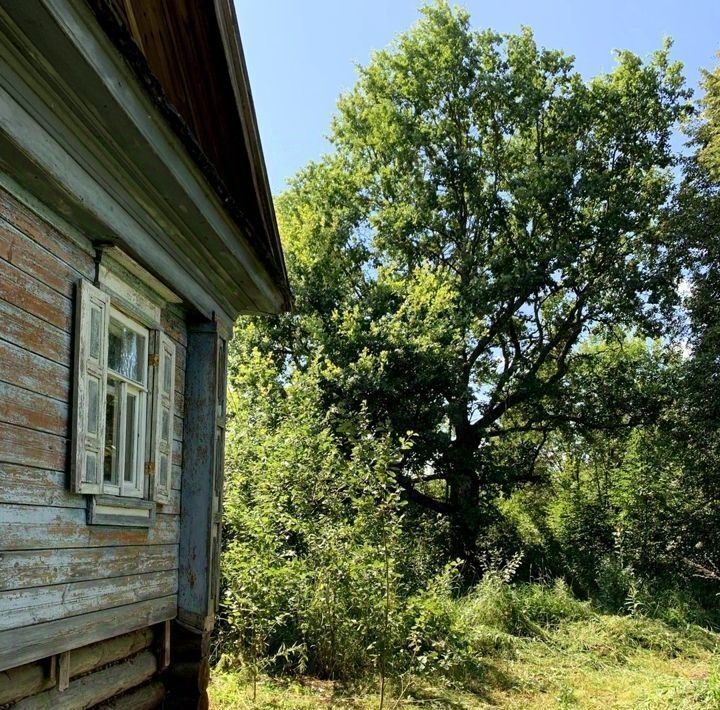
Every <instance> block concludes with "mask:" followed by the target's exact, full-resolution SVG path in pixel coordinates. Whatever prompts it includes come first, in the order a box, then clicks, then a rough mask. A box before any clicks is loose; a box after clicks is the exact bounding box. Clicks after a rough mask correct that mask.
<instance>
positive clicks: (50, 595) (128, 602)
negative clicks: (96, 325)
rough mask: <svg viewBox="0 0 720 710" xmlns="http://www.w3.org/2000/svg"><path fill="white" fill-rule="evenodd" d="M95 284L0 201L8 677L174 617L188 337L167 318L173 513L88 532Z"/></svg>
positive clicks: (163, 510)
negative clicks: (75, 489)
mask: <svg viewBox="0 0 720 710" xmlns="http://www.w3.org/2000/svg"><path fill="white" fill-rule="evenodd" d="M93 276H94V264H93V258H92V256H91V254H90V252H89V250H86V249H83V248H82V247H80V246H79V245H77V244H76V243H75V242H73V241H71V240H70V239H69V238H66V237H65V236H64V235H62V234H60V233H59V232H58V231H57V230H56V229H54V228H53V227H51V226H50V225H48V224H47V223H46V222H44V221H43V220H41V219H40V218H39V217H37V216H36V215H35V214H34V213H33V212H31V211H30V210H29V209H27V208H26V207H25V206H23V205H21V204H20V203H19V202H18V201H17V200H15V199H14V198H13V197H11V196H10V195H8V194H7V193H4V192H0V668H7V667H9V666H10V665H20V664H23V663H27V662H29V661H32V660H35V659H36V658H40V657H41V656H43V655H51V654H54V653H58V652H61V651H63V650H66V649H70V648H78V647H80V646H84V645H86V644H89V643H95V642H98V641H101V640H103V639H105V638H109V637H111V636H113V635H117V634H121V633H124V632H126V631H129V630H130V628H141V627H143V626H149V625H151V624H156V623H158V622H160V621H163V620H164V619H168V618H171V617H173V616H174V615H175V613H176V608H177V569H178V536H179V529H180V524H179V514H180V481H181V465H182V436H183V406H184V396H183V395H184V386H185V361H186V346H187V329H186V327H185V323H184V321H183V318H182V316H181V314H180V312H179V311H177V312H175V311H172V309H171V308H167V309H165V312H164V314H163V320H164V327H165V329H166V330H167V332H168V334H169V335H170V336H171V337H172V338H173V339H174V340H175V342H176V343H177V348H178V350H177V352H178V357H177V359H176V360H177V367H176V373H175V376H176V377H175V385H176V394H175V402H176V418H175V422H174V425H175V426H174V432H175V433H174V439H175V441H174V447H173V474H172V489H173V490H172V496H171V500H170V503H169V504H168V505H165V506H160V507H158V510H157V513H158V514H157V516H156V521H155V523H154V524H153V525H152V526H151V528H150V529H143V528H128V527H124V528H121V527H108V526H97V525H88V524H87V523H86V498H85V496H81V495H75V494H72V493H70V491H69V488H68V455H69V432H70V417H71V411H70V409H71V406H70V403H71V401H72V394H71V392H72V391H71V388H72V382H71V379H72V373H71V365H72V358H73V331H72V328H73V294H74V288H75V284H76V283H77V281H78V280H79V279H80V278H81V277H83V278H87V279H90V280H92V279H93ZM45 651H47V653H45ZM150 665H151V663H150V661H149V660H147V659H146V661H145V662H144V665H142V669H141V670H142V672H140V670H138V669H137V668H135V671H136V674H137V675H138V677H140V676H143V678H145V676H146V675H147V674H146V671H147V670H148V669H149V667H150ZM153 673H154V670H153ZM3 682H4V681H3V677H2V676H0V698H2V686H3ZM49 697H50V696H48V698H49ZM107 697H111V696H108V695H106V696H105V698H107ZM103 699H104V698H103ZM50 700H51V701H52V698H51V699H50ZM53 702H54V701H53ZM98 702H99V701H98ZM138 702H139V701H138ZM0 704H2V700H0ZM48 707H60V705H53V704H50V705H48ZM63 707H65V705H63Z"/></svg>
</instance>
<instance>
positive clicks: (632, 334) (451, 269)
mask: <svg viewBox="0 0 720 710" xmlns="http://www.w3.org/2000/svg"><path fill="white" fill-rule="evenodd" d="M705 88H706V89H707V96H706V98H705V101H704V104H703V105H702V106H701V107H700V109H701V111H702V113H701V115H698V114H697V109H696V108H694V106H693V104H692V103H691V102H690V92H689V91H688V89H687V88H686V86H685V83H684V79H683V77H682V70H681V67H680V65H679V64H678V63H676V62H673V61H672V60H671V46H670V44H669V43H668V44H667V45H666V46H664V47H663V48H662V49H661V50H659V51H657V52H656V53H655V54H654V55H653V56H652V57H651V58H650V59H649V60H648V61H642V60H641V59H640V58H638V57H637V56H635V55H633V54H632V53H629V52H620V53H618V55H617V63H616V66H615V68H614V69H613V70H612V71H611V72H610V73H608V74H605V75H601V76H598V77H596V78H594V79H592V80H589V81H588V80H585V79H583V77H581V76H580V75H579V74H578V72H577V71H576V70H575V69H574V67H573V61H572V58H571V57H568V56H566V55H564V54H562V53H561V52H557V51H549V50H545V49H541V48H539V47H538V46H537V45H536V43H535V41H534V39H533V36H532V33H531V32H530V31H529V30H526V31H523V32H522V33H521V34H520V35H510V36H505V35H498V34H496V33H493V32H490V31H486V32H478V31H476V30H474V29H472V27H471V25H470V20H469V17H468V16H467V14H466V13H465V12H463V11H462V10H459V9H451V8H450V7H449V6H448V5H447V4H445V3H443V2H438V3H437V4H435V5H431V6H429V7H428V8H426V9H425V10H424V11H423V17H422V19H421V20H420V22H419V23H418V24H417V25H416V26H415V27H414V28H412V29H411V30H410V31H409V32H407V33H406V34H404V35H402V36H401V37H400V38H398V40H397V41H396V42H395V43H394V44H393V45H392V47H391V48H389V49H388V50H385V51H382V52H378V53H376V54H375V55H374V56H373V58H372V60H371V61H370V63H369V64H368V65H367V66H366V67H364V68H361V69H360V75H359V78H358V82H357V85H356V86H355V88H354V89H353V90H352V91H351V92H349V93H348V94H347V95H345V96H343V97H342V98H341V100H340V102H339V106H338V111H337V114H336V116H335V119H334V123H333V128H332V136H331V138H332V145H333V150H332V152H331V153H330V154H329V155H327V156H324V157H323V158H322V159H320V160H319V161H318V162H315V163H312V164H310V165H309V166H308V167H307V168H306V169H305V170H303V171H302V172H301V173H300V174H299V175H298V176H297V177H296V178H295V180H294V181H293V183H292V185H291V187H290V188H289V189H288V191H287V192H286V193H285V194H283V195H282V196H281V197H280V199H279V200H278V201H277V208H278V214H279V220H280V226H281V230H282V234H283V240H284V245H285V250H286V255H287V261H288V269H289V273H290V276H291V282H292V285H293V289H294V295H295V307H294V310H293V312H292V313H290V314H287V315H284V316H280V317H277V318H267V319H265V318H255V319H249V320H244V321H242V322H241V323H240V324H239V325H238V326H237V328H236V333H235V338H234V341H233V348H232V356H231V372H230V381H231V393H230V412H231V423H230V426H229V430H228V451H229V458H228V462H227V479H228V481H227V490H226V509H227V523H226V534H225V557H224V573H225V579H226V582H225V603H226V606H225V625H224V627H223V628H224V630H223V634H224V641H225V643H226V648H234V649H236V650H237V649H239V651H238V652H240V653H241V655H243V657H244V658H246V659H247V658H252V659H255V660H256V661H257V660H258V659H264V660H263V662H265V663H267V664H269V665H270V666H273V667H275V666H278V667H288V668H293V669H295V670H300V671H307V670H309V671H312V672H315V673H318V674H321V675H330V676H333V675H335V676H341V675H343V674H348V673H350V672H351V671H350V670H349V669H358V668H364V667H371V668H373V669H375V670H377V669H379V670H380V671H381V672H382V674H383V676H384V674H385V673H390V672H396V673H401V672H403V669H404V668H409V667H410V666H411V665H413V664H416V665H417V663H419V661H418V659H425V660H424V661H423V662H424V663H430V662H432V663H434V664H440V665H442V663H448V664H449V663H451V661H450V660H449V657H448V656H443V651H442V650H441V648H445V649H447V648H449V647H451V646H452V644H451V643H450V642H449V641H448V639H447V636H448V635H452V633H454V632H453V630H452V627H453V624H452V623H450V622H449V621H448V618H447V616H443V613H444V612H443V611H442V610H443V608H444V607H443V604H444V602H443V601H442V600H443V599H445V598H446V597H445V596H443V595H450V596H452V595H456V594H460V593H461V592H462V591H463V590H464V591H467V590H468V589H469V588H470V587H471V586H472V585H473V584H475V583H476V582H477V581H478V580H479V579H481V578H482V577H483V576H485V577H486V578H487V576H488V575H495V576H498V575H499V576H500V577H503V576H504V577H505V578H507V579H510V578H512V579H514V580H518V581H519V580H525V581H533V580H534V581H537V580H545V581H551V580H554V579H561V580H564V583H566V584H568V585H570V587H571V588H572V589H573V590H574V592H575V593H576V594H578V595H582V596H585V597H589V598H593V599H595V600H597V602H598V603H599V604H604V605H606V606H607V607H608V608H613V609H628V610H630V611H632V610H637V609H639V608H643V609H648V610H649V609H650V608H651V607H653V606H654V608H655V610H656V611H657V613H661V611H662V610H663V609H665V610H667V609H673V608H677V607H678V606H679V607H681V608H682V609H683V610H684V611H683V614H684V616H683V618H687V615H693V614H695V615H696V617H697V619H701V620H705V621H707V622H708V623H710V621H708V620H709V619H711V617H712V613H711V612H712V609H711V607H712V599H713V597H714V595H715V594H716V593H717V591H718V585H717V581H718V577H719V576H720V571H719V569H720V568H719V565H720V555H719V553H718V545H719V543H718V540H720V506H719V505H718V497H719V495H720V493H719V491H720V486H718V478H719V477H718V470H719V469H718V464H720V434H719V433H718V431H719V427H718V425H719V424H720V396H719V395H720V382H719V378H720V360H719V358H720V305H719V304H720V300H719V297H720V281H719V280H718V279H719V277H718V273H719V272H718V268H717V266H718V259H719V258H720V238H719V237H720V201H719V200H718V189H719V185H720V158H719V156H720V73H719V72H718V71H716V72H715V73H708V74H707V75H706V77H705ZM681 126H683V127H684V128H685V130H687V131H689V133H690V135H691V138H692V149H691V154H690V153H688V155H686V156H685V157H684V158H683V157H681V156H680V155H679V154H678V153H676V152H675V151H674V149H673V143H672V141H671V138H672V136H673V133H674V132H675V131H677V130H678V129H679V128H680V127H681ZM663 600H664V601H663ZM662 613H665V612H664V611H662ZM668 613H670V612H668ZM708 614H709V615H708ZM438 639H441V640H442V642H443V644H444V645H442V644H441V645H438V643H439V642H438ZM456 646H457V644H456ZM391 651H392V652H391ZM455 661H457V659H455V660H453V661H452V662H455ZM393 668H394V670H393Z"/></svg>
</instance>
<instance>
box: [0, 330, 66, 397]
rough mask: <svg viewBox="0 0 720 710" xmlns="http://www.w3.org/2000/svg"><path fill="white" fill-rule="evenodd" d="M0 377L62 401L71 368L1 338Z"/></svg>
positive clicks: (4, 380)
mask: <svg viewBox="0 0 720 710" xmlns="http://www.w3.org/2000/svg"><path fill="white" fill-rule="evenodd" d="M0 328H2V326H0ZM0 380H2V381H3V382H7V383H10V384H13V385H17V386H19V387H22V388H24V389H27V390H30V391H32V392H38V393H42V394H45V395H47V396H48V397H53V398H54V399H59V400H61V401H64V402H68V401H69V398H70V368H69V367H68V366H67V365H61V364H59V363H57V362H53V361H52V360H48V359H47V358H45V357H43V356H42V355H38V354H36V353H34V352H31V351H29V350H24V349H23V348H20V347H18V346H17V345H13V344H12V343H9V342H7V341H5V340H0Z"/></svg>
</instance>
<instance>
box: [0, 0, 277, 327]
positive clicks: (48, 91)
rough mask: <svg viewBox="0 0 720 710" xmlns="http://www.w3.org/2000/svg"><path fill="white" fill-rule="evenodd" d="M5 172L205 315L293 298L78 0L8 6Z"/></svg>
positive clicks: (0, 165) (1, 31)
mask: <svg viewBox="0 0 720 710" xmlns="http://www.w3.org/2000/svg"><path fill="white" fill-rule="evenodd" d="M0 171H2V172H3V173H4V174H5V176H6V177H7V176H10V179H11V181H12V182H13V183H17V185H19V186H20V187H21V188H22V189H24V190H27V191H28V192H29V193H31V194H32V195H33V196H34V197H36V198H37V199H38V200H40V201H41V202H42V203H43V204H46V205H49V206H50V207H51V208H52V209H53V210H54V211H55V212H56V213H57V214H58V215H60V216H61V217H62V218H63V219H64V220H66V221H67V222H68V223H69V224H71V225H72V226H73V227H74V228H76V229H78V230H79V231H81V232H82V233H83V234H85V235H87V236H88V237H89V238H90V239H91V240H97V241H106V242H112V243H116V244H118V245H120V246H121V247H122V248H123V250H125V251H126V252H127V253H128V254H130V256H132V258H134V259H135V260H137V262H138V263H140V264H141V265H142V266H143V267H144V268H146V269H148V270H149V271H150V272H151V273H153V274H155V275H156V276H157V277H158V278H159V279H160V280H161V281H162V282H164V283H165V284H166V285H167V286H168V287H170V288H171V289H172V290H173V291H175V292H177V293H178V294H180V295H181V296H182V297H183V298H184V299H185V300H187V301H188V302H189V303H191V304H192V305H193V306H195V308H197V309H198V310H199V311H200V312H201V313H203V314H204V315H205V316H207V317H210V318H212V317H216V318H218V319H220V320H222V321H225V322H228V321H232V320H233V319H234V318H235V317H236V316H237V315H238V314H240V313H276V312H279V311H280V310H282V309H283V308H284V307H285V305H286V302H287V297H286V294H285V293H284V292H283V289H282V287H281V284H279V283H278V280H277V278H276V277H275V276H273V275H272V274H271V273H270V272H269V270H268V269H267V267H266V265H265V264H263V262H262V260H261V259H260V258H259V257H258V255H257V253H256V251H255V249H254V248H253V247H252V245H251V244H250V242H249V240H248V235H247V233H246V232H244V231H243V230H242V228H241V225H240V224H238V221H237V220H236V219H234V218H233V216H232V214H231V213H230V212H229V211H228V209H227V208H226V206H225V205H224V204H223V202H222V200H221V197H220V196H219V195H218V192H217V191H216V190H215V189H213V186H212V185H211V184H210V182H209V181H208V179H207V177H206V176H205V175H204V174H203V172H202V171H201V170H200V169H199V168H198V165H197V162H196V161H195V160H194V159H193V158H192V156H191V155H190V154H189V152H188V150H187V147H186V146H185V145H184V144H183V142H182V141H181V140H180V138H179V137H178V135H177V133H176V132H175V131H174V130H173V129H172V127H171V126H170V125H169V123H168V121H167V119H166V117H165V116H163V115H162V113H161V111H160V110H159V109H158V107H157V105H156V104H155V103H154V102H153V101H152V100H151V98H150V97H149V95H148V92H147V91H146V89H145V88H144V87H143V86H142V84H141V83H140V82H139V81H138V77H137V75H136V74H135V73H134V72H133V70H132V69H131V67H130V66H129V65H128V64H127V62H126V61H125V59H124V58H123V56H122V55H121V54H120V53H119V52H118V50H117V48H116V47H115V46H114V45H113V43H112V42H111V41H110V40H109V38H108V36H107V35H106V34H105V32H104V30H103V29H102V28H101V27H100V25H99V24H98V22H97V20H96V18H95V16H94V15H93V13H92V12H91V10H90V8H89V7H88V5H87V4H86V3H85V2H84V1H82V0H37V2H32V3H28V2H27V1H26V0H4V1H3V3H2V6H1V7H0ZM5 182H6V183H7V180H5ZM6 186H7V185H6ZM9 187H12V186H11V185H10V186H9Z"/></svg>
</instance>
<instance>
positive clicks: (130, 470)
mask: <svg viewBox="0 0 720 710" xmlns="http://www.w3.org/2000/svg"><path fill="white" fill-rule="evenodd" d="M148 339H149V331H148V330H147V329H146V328H143V327H142V326H141V325H139V324H138V323H135V322H133V321H132V320H131V319H129V318H127V317H126V316H124V315H123V314H122V313H120V312H119V311H117V310H116V309H114V308H111V309H110V325H109V328H108V358H107V375H106V382H107V385H106V389H105V449H104V458H103V480H102V486H103V493H109V494H114V495H126V496H134V497H137V498H141V497H142V495H143V478H142V474H143V470H144V465H143V464H144V456H143V454H144V451H145V422H146V418H147V411H146V407H147V370H148V368H147V361H148Z"/></svg>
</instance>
